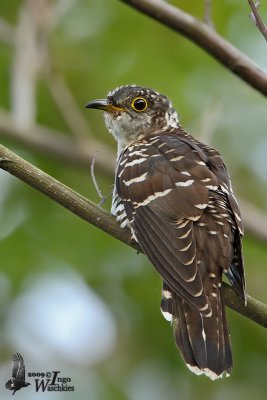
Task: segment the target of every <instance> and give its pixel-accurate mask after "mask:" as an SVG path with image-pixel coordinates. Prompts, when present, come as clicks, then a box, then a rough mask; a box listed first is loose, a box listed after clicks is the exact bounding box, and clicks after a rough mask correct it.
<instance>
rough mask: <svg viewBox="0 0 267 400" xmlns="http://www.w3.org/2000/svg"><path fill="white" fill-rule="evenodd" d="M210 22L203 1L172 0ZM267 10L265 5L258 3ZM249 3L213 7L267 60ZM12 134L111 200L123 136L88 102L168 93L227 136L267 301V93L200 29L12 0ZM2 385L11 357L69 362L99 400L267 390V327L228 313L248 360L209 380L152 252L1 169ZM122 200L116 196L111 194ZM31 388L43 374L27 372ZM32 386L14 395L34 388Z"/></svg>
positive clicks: (8, 34)
mask: <svg viewBox="0 0 267 400" xmlns="http://www.w3.org/2000/svg"><path fill="white" fill-rule="evenodd" d="M171 3H173V4H174V5H177V6H178V7H181V8H182V9H183V10H185V11H187V12H189V13H190V14H192V15H194V16H197V17H198V18H200V19H203V18H204V14H205V12H204V5H205V2H204V0H203V1H198V2H188V1H186V0H183V1H178V0H175V1H171ZM260 11H261V13H262V16H263V18H265V21H267V5H266V3H264V2H263V4H262V7H261V9H260ZM249 13H250V10H249V7H248V5H247V3H246V2H240V1H239V0H224V1H223V2H214V4H212V22H213V25H214V27H215V29H216V30H217V31H218V32H219V33H220V34H221V35H222V36H223V37H225V38H227V39H228V40H229V41H230V42H232V43H233V44H234V45H235V46H237V47H238V48H239V49H241V50H242V51H243V52H244V53H245V54H247V55H248V56H250V57H251V58H252V59H253V60H254V61H255V62H256V63H258V64H259V65H260V66H261V68H263V69H266V68H267V58H266V43H265V42H264V39H263V38H262V36H261V35H260V33H259V32H258V31H257V29H256V27H255V24H253V22H252V21H251V19H250V18H249ZM0 14H1V16H0V82H1V92H0V139H1V142H2V143H3V144H4V145H6V146H8V147H9V148H11V149H12V150H13V151H15V152H17V153H18V154H19V155H21V156H22V157H24V158H25V159H27V160H29V161H30V162H32V163H33V164H34V165H36V166H38V167H39V168H41V169H43V170H44V171H46V172H47V173H49V174H51V175H53V176H54V177H56V178H57V179H58V180H60V181H62V182H64V183H65V184H67V185H68V186H70V187H71V188H73V189H75V190H77V191H78V192H80V193H82V194H83V195H85V196H86V197H88V198H89V199H91V200H93V201H95V202H99V198H98V196H97V194H96V190H95V187H94V185H93V183H92V178H91V176H90V165H91V160H92V157H93V156H94V155H95V156H96V161H95V175H96V178H97V182H98V185H99V186H100V188H101V190H102V192H103V194H105V195H107V194H108V193H109V192H110V191H111V186H112V183H113V171H114V160H115V154H116V144H115V143H114V141H113V139H112V137H110V135H109V134H108V133H107V131H106V129H105V127H104V123H103V116H102V113H100V112H97V111H88V110H85V109H84V108H83V106H84V104H85V103H86V102H87V101H89V100H91V99H95V98H101V97H105V96H106V93H107V92H108V91H109V90H110V89H113V88H115V87H117V86H120V85H123V84H129V83H137V84H141V85H144V86H148V87H152V88H154V89H156V90H158V91H160V92H162V93H163V94H166V95H168V96H169V97H170V98H171V100H172V102H173V104H174V106H175V107H176V109H177V110H178V112H179V114H180V120H181V123H182V125H183V126H184V127H185V128H186V129H187V130H188V131H189V132H191V133H192V134H193V135H195V136H196V137H198V138H200V139H202V140H204V141H205V142H208V143H209V144H211V145H212V146H214V147H216V148H217V149H218V150H219V151H220V152H221V153H222V155H223V157H224V159H225V162H226V164H227V166H228V168H229V170H230V173H231V176H232V182H233V186H234V189H235V192H236V194H237V197H238V199H239V201H240V204H241V209H242V213H243V217H244V220H245V225H246V236H245V239H244V257H245V264H246V277H247V290H248V293H249V294H250V295H251V296H253V297H256V298H257V299H259V300H261V301H263V302H265V303H267V292H266V282H267V268H266V265H267V249H266V242H267V222H266V216H265V215H266V210H267V182H266V180H267V163H266V153H267V136H266V126H267V113H266V103H265V99H264V98H263V96H261V95H260V94H258V93H257V92H256V91H255V90H253V89H251V88H250V87H248V86H247V85H246V84H245V83H243V82H242V81H240V80H239V79H238V78H236V77H235V76H234V75H232V74H231V73H229V72H228V71H227V70H225V69H224V68H223V67H222V66H221V65H219V64H218V63H217V62H215V61H214V60H213V59H212V58H211V57H210V56H208V55H206V54H205V53H204V52H203V51H202V50H200V49H198V48H197V47H196V46H194V45H193V44H192V43H190V42H189V41H188V40H186V39H184V38H182V37H180V36H179V35H177V34H175V33H174V32H172V31H171V30H169V29H167V28H165V27H164V26H162V25H160V24H158V23H157V22H154V21H152V20H151V19H149V18H147V17H146V16H143V15H141V14H139V13H138V12H136V11H135V10H133V9H131V8H129V7H127V6H126V5H124V4H122V3H121V2H119V1H116V0H112V1H111V0H53V1H52V0H25V1H22V0H12V1H10V0H1V6H0ZM0 185H1V190H0V218H1V219H0V220H1V223H0V239H1V240H0V259H1V268H0V378H1V379H0V397H1V399H4V400H5V399H9V398H10V396H11V392H9V391H7V390H6V389H5V387H4V383H5V382H6V381H7V380H8V379H9V377H10V373H11V355H12V354H13V353H15V352H20V353H21V354H22V355H23V357H24V360H25V364H26V369H27V372H46V371H52V370H59V371H62V376H64V377H70V378H71V379H72V381H71V384H72V385H74V386H75V391H74V392H72V393H64V392H62V393H61V392H58V393H49V392H45V393H44V394H42V398H43V399H46V398H48V397H49V398H55V399H57V400H65V399H67V398H68V399H70V398H71V399H74V398H75V399H77V400H79V399H84V398H88V399H92V400H124V399H125V400H128V399H129V400H152V399H153V400H161V399H163V398H164V399H166V400H192V399H205V400H210V399H213V400H222V399H226V398H229V399H235V400H241V399H242V400H246V399H251V398H252V397H253V399H254V400H261V399H266V391H267V379H266V369H267V335H266V331H265V330H264V329H263V328H261V327H259V326H258V325H256V324H255V323H253V322H252V321H250V320H248V319H245V318H244V317H241V316H240V315H238V314H237V313H234V312H232V311H231V310H229V309H228V310H227V314H228V319H229V324H230V330H231V338H232V346H233V353H234V369H233V373H232V375H231V377H230V378H228V379H224V380H220V381H216V382H211V381H209V380H208V379H207V378H205V377H197V376H194V375H193V374H192V373H190V372H189V371H188V370H187V368H186V367H185V365H184V363H183V361H182V360H181V357H180V355H179V353H178V351H177V350H176V348H175V345H174V341H173V338H172V329H171V327H170V326H169V324H168V323H167V322H166V321H165V320H164V319H163V318H162V316H161V314H160V311H159V304H160V295H161V280H160V278H159V276H158V275H157V273H156V272H155V271H154V270H153V268H152V267H151V265H150V264H149V263H148V261H147V260H146V258H145V257H144V256H142V255H141V254H139V255H137V254H136V252H135V251H133V250H132V249H130V248H128V247H126V246H125V245H123V244H122V243H120V242H118V241H116V240H115V239H113V238H112V237H109V236H108V235H106V234H105V233H104V232H101V231H99V230H97V229H96V228H94V227H93V226H90V225H89V224H87V223H85V222H84V221H82V220H80V219H79V218H77V217H76V216H74V215H72V214H71V213H70V212H68V211H67V210H65V209H63V208H62V207H60V206H59V205H57V204H55V203H54V202H52V201H51V200H49V199H48V198H46V197H44V196H43V195H41V194H39V193H38V192H36V191H34V190H33V189H31V188H29V187H27V186H26V185H25V184H23V183H22V182H20V181H18V180H17V179H15V178H14V177H12V176H10V175H8V174H7V173H5V172H3V171H0ZM103 207H104V208H105V209H109V208H110V199H109V200H108V201H106V203H105V204H104V206H103ZM28 381H30V382H31V383H32V384H33V383H34V382H33V380H29V379H28ZM38 395H39V393H35V391H34V385H32V386H31V387H29V388H26V389H23V390H21V391H20V392H18V393H17V394H16V396H17V397H18V398H20V399H27V400H31V399H35V398H36V397H37V396H38Z"/></svg>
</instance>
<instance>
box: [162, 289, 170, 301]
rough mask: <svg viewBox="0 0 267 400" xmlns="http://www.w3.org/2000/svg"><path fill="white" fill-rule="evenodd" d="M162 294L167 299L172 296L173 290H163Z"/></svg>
mask: <svg viewBox="0 0 267 400" xmlns="http://www.w3.org/2000/svg"><path fill="white" fill-rule="evenodd" d="M162 296H163V297H165V299H171V298H172V294H171V292H169V290H163V291H162Z"/></svg>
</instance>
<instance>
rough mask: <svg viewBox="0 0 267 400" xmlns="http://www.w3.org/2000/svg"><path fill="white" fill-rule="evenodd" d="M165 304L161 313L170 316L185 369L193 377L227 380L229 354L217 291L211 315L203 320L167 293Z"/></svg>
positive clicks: (198, 313) (197, 313)
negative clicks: (193, 374)
mask: <svg viewBox="0 0 267 400" xmlns="http://www.w3.org/2000/svg"><path fill="white" fill-rule="evenodd" d="M163 293H168V301H166V299H165V298H164V294H163V300H162V303H161V309H162V311H163V313H166V312H167V313H168V315H172V322H173V327H174V336H175V342H176V345H177V347H178V348H179V350H180V352H181V354H182V357H183V358H184V361H185V363H186V365H187V367H188V368H189V369H190V370H191V371H193V372H194V373H195V374H197V375H201V374H204V375H206V376H208V377H209V378H210V379H212V380H215V379H218V378H221V377H223V376H224V375H226V376H228V375H229V374H230V372H231V369H232V352H231V345H230V339H229V333H228V327H227V321H226V315H225V307H224V304H223V301H222V299H221V295H220V290H219V288H218V291H217V293H216V296H213V297H211V298H210V304H211V309H212V315H211V316H210V317H206V316H203V315H202V314H201V313H200V312H199V311H198V310H197V309H195V308H193V307H191V306H190V305H188V304H187V303H185V302H184V301H183V300H182V299H180V298H179V296H177V295H176V294H175V293H173V292H172V291H171V290H169V289H168V287H167V286H166V285H165V284H164V292H163Z"/></svg>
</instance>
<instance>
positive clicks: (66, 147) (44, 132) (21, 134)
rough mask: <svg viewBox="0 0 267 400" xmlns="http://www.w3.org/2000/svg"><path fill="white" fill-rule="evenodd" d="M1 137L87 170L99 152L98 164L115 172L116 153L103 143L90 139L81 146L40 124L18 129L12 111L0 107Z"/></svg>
mask: <svg viewBox="0 0 267 400" xmlns="http://www.w3.org/2000/svg"><path fill="white" fill-rule="evenodd" d="M0 137H2V138H5V139H8V140H9V141H10V140H11V141H13V142H15V143H17V144H22V145H23V146H24V147H26V148H29V149H34V150H37V151H38V152H39V153H42V154H45V155H46V156H48V157H49V156H50V157H54V158H55V159H57V160H63V161H65V162H67V163H68V164H70V165H75V166H78V167H82V168H83V169H87V170H88V171H89V168H90V160H91V159H92V158H93V157H94V156H95V155H96V154H97V157H96V163H97V166H98V167H99V168H100V169H101V170H102V171H104V172H105V173H106V174H107V175H111V174H112V173H113V171H114V166H115V160H116V157H115V154H114V153H113V152H112V150H111V149H109V147H108V146H106V145H105V144H104V143H101V142H98V141H97V140H96V139H93V138H88V140H87V143H86V144H84V145H83V147H81V146H79V145H78V144H77V142H76V141H75V140H74V139H73V138H70V137H69V135H68V134H67V133H64V132H58V131H57V130H55V129H52V128H48V127H45V126H42V125H37V124H36V125H33V126H32V127H31V128H30V129H27V130H26V129H23V128H19V127H17V126H15V125H14V123H13V119H12V118H11V117H10V115H9V113H7V112H5V111H3V110H1V109H0ZM99 150H101V151H99Z"/></svg>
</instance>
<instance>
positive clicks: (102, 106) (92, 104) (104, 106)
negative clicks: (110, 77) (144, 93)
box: [85, 99, 124, 112]
mask: <svg viewBox="0 0 267 400" xmlns="http://www.w3.org/2000/svg"><path fill="white" fill-rule="evenodd" d="M85 108H96V109H98V110H103V111H106V112H115V111H124V109H123V108H121V107H116V106H114V105H113V104H112V103H108V101H107V100H106V99H99V100H91V101H89V103H87V104H86V105H85Z"/></svg>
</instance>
